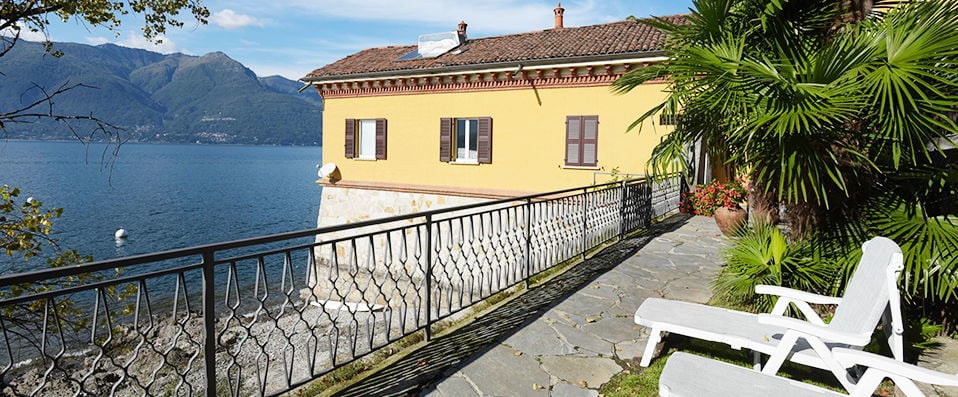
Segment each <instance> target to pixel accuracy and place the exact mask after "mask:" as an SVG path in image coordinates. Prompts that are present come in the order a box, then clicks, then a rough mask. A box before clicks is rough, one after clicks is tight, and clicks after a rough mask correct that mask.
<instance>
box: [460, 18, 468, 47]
mask: <svg viewBox="0 0 958 397" xmlns="http://www.w3.org/2000/svg"><path fill="white" fill-rule="evenodd" d="M466 26H469V25H468V24H466V21H459V41H460V42H465V41H466Z"/></svg>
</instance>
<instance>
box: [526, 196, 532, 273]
mask: <svg viewBox="0 0 958 397" xmlns="http://www.w3.org/2000/svg"><path fill="white" fill-rule="evenodd" d="M525 212H526V277H525V287H526V289H529V278H531V277H532V199H531V198H527V199H526V211H525Z"/></svg>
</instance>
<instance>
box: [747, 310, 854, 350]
mask: <svg viewBox="0 0 958 397" xmlns="http://www.w3.org/2000/svg"><path fill="white" fill-rule="evenodd" d="M758 322H759V323H761V324H768V325H774V326H777V327H782V328H786V329H788V330H793V331H797V332H799V333H801V334H806V335H810V336H814V337H817V338H819V339H821V340H822V341H823V342H834V343H842V344H846V345H852V346H865V345H866V344H868V342H870V341H871V335H858V334H852V333H848V332H842V331H837V330H835V329H832V328H829V327H828V326H825V325H820V324H815V323H811V322H808V321H805V320H801V319H797V318H792V317H785V316H780V315H775V314H768V313H761V314H759V315H758ZM786 332H788V331H786Z"/></svg>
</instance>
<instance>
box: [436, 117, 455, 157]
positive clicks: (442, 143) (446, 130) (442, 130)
mask: <svg viewBox="0 0 958 397" xmlns="http://www.w3.org/2000/svg"><path fill="white" fill-rule="evenodd" d="M439 161H442V162H444V163H448V162H450V161H452V119H451V118H448V117H443V118H441V119H439Z"/></svg>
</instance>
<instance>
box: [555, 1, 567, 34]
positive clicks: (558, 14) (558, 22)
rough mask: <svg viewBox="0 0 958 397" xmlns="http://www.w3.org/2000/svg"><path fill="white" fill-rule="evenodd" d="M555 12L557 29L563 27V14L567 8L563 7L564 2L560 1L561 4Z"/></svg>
mask: <svg viewBox="0 0 958 397" xmlns="http://www.w3.org/2000/svg"><path fill="white" fill-rule="evenodd" d="M552 11H553V12H555V13H556V26H555V28H556V29H562V14H563V13H565V8H562V2H561V1H560V2H559V6H558V7H556V8H555V9H554V10H552Z"/></svg>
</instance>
